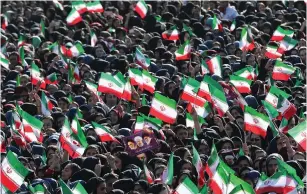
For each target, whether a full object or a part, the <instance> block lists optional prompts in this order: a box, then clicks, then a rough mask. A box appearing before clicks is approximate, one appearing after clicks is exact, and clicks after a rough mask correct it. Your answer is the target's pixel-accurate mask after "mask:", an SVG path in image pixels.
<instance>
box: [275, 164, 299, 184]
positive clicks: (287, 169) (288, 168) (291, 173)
mask: <svg viewBox="0 0 307 194" xmlns="http://www.w3.org/2000/svg"><path fill="white" fill-rule="evenodd" d="M277 163H278V171H281V172H285V173H287V174H288V175H289V176H291V177H293V179H294V180H295V181H296V182H297V183H298V187H300V188H304V182H303V181H302V179H301V178H300V177H299V176H298V175H297V173H296V170H295V169H294V168H293V167H292V166H290V165H289V164H287V163H286V162H284V161H282V160H280V159H277Z"/></svg>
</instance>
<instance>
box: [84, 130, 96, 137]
mask: <svg viewBox="0 0 307 194" xmlns="http://www.w3.org/2000/svg"><path fill="white" fill-rule="evenodd" d="M88 136H92V137H94V138H97V134H96V132H95V130H94V129H89V130H88V132H87V134H86V137H88Z"/></svg>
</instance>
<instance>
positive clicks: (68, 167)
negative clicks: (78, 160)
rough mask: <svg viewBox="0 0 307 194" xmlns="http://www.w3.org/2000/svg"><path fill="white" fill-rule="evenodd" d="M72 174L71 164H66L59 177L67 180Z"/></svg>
mask: <svg viewBox="0 0 307 194" xmlns="http://www.w3.org/2000/svg"><path fill="white" fill-rule="evenodd" d="M71 175H72V169H71V165H70V164H67V165H66V166H65V168H64V169H63V170H62V175H61V178H62V179H63V180H64V181H65V180H68V179H69V178H70V177H71Z"/></svg>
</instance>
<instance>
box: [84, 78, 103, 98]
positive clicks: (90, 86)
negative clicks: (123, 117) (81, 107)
mask: <svg viewBox="0 0 307 194" xmlns="http://www.w3.org/2000/svg"><path fill="white" fill-rule="evenodd" d="M84 82H85V85H86V87H87V88H88V89H89V90H90V91H91V92H92V93H93V94H94V95H95V96H96V98H97V99H99V100H100V97H99V93H98V90H97V88H98V85H96V84H94V83H92V82H88V81H84Z"/></svg>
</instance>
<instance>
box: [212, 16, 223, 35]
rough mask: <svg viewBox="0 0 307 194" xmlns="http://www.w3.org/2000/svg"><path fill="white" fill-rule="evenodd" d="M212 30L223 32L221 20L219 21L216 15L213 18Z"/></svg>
mask: <svg viewBox="0 0 307 194" xmlns="http://www.w3.org/2000/svg"><path fill="white" fill-rule="evenodd" d="M211 28H212V30H219V31H220V32H222V31H223V26H222V23H221V21H220V20H219V19H217V17H216V15H215V14H214V17H213V21H212V25H211Z"/></svg>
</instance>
